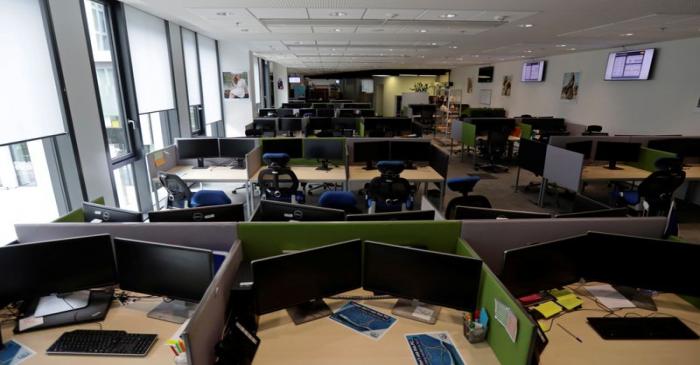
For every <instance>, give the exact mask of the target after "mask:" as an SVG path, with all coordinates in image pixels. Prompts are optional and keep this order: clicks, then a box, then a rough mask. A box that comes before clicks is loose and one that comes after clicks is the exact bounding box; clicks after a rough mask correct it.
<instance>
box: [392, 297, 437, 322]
mask: <svg viewBox="0 0 700 365" xmlns="http://www.w3.org/2000/svg"><path fill="white" fill-rule="evenodd" d="M440 309H442V307H440V306H437V305H431V304H425V303H421V302H420V301H418V300H415V299H413V300H410V299H399V300H398V301H397V302H396V305H394V309H392V311H391V313H393V314H395V315H397V316H401V317H404V318H408V319H412V320H414V321H418V322H424V323H427V324H435V322H437V318H438V314H440Z"/></svg>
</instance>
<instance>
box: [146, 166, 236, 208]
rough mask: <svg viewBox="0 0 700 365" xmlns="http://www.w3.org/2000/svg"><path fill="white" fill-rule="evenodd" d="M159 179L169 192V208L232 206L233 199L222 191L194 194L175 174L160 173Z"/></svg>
mask: <svg viewBox="0 0 700 365" xmlns="http://www.w3.org/2000/svg"><path fill="white" fill-rule="evenodd" d="M158 179H159V180H160V183H161V184H162V185H163V187H164V188H165V190H166V191H167V192H168V203H167V207H168V208H196V207H204V206H209V205H224V204H231V199H229V197H228V196H227V195H226V193H224V192H223V191H221V190H199V191H195V192H194V193H193V192H192V191H191V190H190V188H189V186H187V184H185V182H184V181H182V179H181V178H180V177H179V176H177V175H175V174H168V173H167V172H159V173H158Z"/></svg>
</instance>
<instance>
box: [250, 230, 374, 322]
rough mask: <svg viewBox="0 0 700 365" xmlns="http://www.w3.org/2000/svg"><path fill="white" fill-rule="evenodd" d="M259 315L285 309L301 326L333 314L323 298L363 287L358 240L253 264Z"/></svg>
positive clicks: (254, 261) (254, 288) (360, 245)
mask: <svg viewBox="0 0 700 365" xmlns="http://www.w3.org/2000/svg"><path fill="white" fill-rule="evenodd" d="M251 267H252V272H253V291H254V297H255V303H256V311H257V313H258V314H265V313H270V312H274V311H278V310H281V309H287V311H288V313H289V315H290V316H291V317H292V319H293V320H294V323H296V324H301V323H304V322H307V321H310V320H314V319H317V318H321V317H325V316H328V315H330V314H331V313H332V312H331V311H330V308H328V306H327V305H326V304H325V303H324V302H323V298H325V297H329V296H331V295H335V294H339V293H343V292H346V291H349V290H353V289H357V288H359V287H361V286H362V269H361V268H362V244H361V241H360V240H352V241H347V242H341V243H335V244H330V245H325V246H321V247H317V248H312V249H308V250H303V251H298V252H294V253H289V254H282V255H279V256H273V257H267V258H263V259H258V260H253V261H252V262H251Z"/></svg>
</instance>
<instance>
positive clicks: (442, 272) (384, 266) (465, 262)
mask: <svg viewBox="0 0 700 365" xmlns="http://www.w3.org/2000/svg"><path fill="white" fill-rule="evenodd" d="M363 252H364V265H363V276H362V277H363V280H362V286H363V288H364V289H366V290H369V291H373V292H376V293H378V294H379V293H381V294H389V295H393V296H396V297H399V298H402V299H400V300H399V301H398V303H396V306H395V307H394V311H393V313H394V314H396V315H400V316H404V317H408V318H411V319H417V320H419V321H425V322H429V323H434V321H435V320H436V319H437V315H438V312H439V309H440V308H439V307H431V306H429V305H428V304H433V305H436V306H445V307H450V308H454V309H458V310H463V311H470V312H471V311H473V310H474V309H475V308H476V305H477V302H476V301H477V296H478V294H479V281H480V279H481V260H477V259H473V258H469V257H465V256H458V255H454V254H448V253H443V252H434V251H428V250H423V249H418V248H412V247H406V246H397V245H392V244H387V243H379V242H370V241H365V243H364V250H363ZM418 301H420V302H418ZM426 303H427V304H426ZM422 307H428V310H427V311H423V310H421V309H422ZM431 310H432V312H430V311H431ZM418 313H420V314H421V316H417V315H415V314H418ZM425 316H427V317H428V318H426V317H425Z"/></svg>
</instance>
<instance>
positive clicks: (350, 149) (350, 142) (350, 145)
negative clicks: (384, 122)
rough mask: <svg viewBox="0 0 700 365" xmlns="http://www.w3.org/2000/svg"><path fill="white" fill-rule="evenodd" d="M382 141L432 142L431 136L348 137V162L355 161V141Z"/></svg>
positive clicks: (346, 142)
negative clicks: (353, 157) (353, 156)
mask: <svg viewBox="0 0 700 365" xmlns="http://www.w3.org/2000/svg"><path fill="white" fill-rule="evenodd" d="M381 141H408V142H432V139H431V138H423V137H421V138H398V137H394V138H391V137H389V138H370V137H358V138H347V139H346V140H345V145H346V146H347V151H348V163H354V162H355V161H353V160H352V154H353V151H354V147H355V143H357V142H381Z"/></svg>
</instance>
